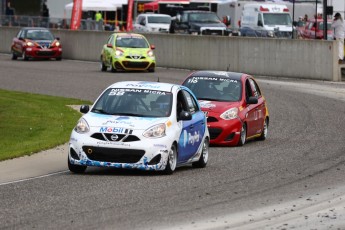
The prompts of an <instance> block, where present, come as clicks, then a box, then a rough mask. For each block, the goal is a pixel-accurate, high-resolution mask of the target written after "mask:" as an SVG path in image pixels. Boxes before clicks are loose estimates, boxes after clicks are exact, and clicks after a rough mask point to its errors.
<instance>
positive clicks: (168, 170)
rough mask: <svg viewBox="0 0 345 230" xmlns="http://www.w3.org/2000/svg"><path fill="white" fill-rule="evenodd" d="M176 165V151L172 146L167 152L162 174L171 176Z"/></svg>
mask: <svg viewBox="0 0 345 230" xmlns="http://www.w3.org/2000/svg"><path fill="white" fill-rule="evenodd" d="M176 165H177V149H176V146H175V145H174V144H173V145H172V146H171V149H170V151H169V155H168V160H167V165H166V167H165V170H164V173H165V174H169V175H170V174H172V173H173V172H174V171H175V169H176Z"/></svg>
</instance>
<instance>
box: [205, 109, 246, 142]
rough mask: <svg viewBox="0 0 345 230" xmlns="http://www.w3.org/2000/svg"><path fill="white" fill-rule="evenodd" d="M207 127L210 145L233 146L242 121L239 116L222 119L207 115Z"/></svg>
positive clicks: (238, 135)
mask: <svg viewBox="0 0 345 230" xmlns="http://www.w3.org/2000/svg"><path fill="white" fill-rule="evenodd" d="M207 127H208V131H209V133H210V139H211V140H210V144H211V145H222V146H235V145H237V144H238V141H239V139H240V133H241V129H242V121H241V120H240V119H239V118H236V119H232V120H223V119H221V118H219V117H213V116H209V117H208V118H207Z"/></svg>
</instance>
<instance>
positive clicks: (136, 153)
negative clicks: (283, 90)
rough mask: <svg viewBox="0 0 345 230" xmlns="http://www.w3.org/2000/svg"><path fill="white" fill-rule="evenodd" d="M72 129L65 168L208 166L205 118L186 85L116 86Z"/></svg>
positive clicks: (86, 109)
mask: <svg viewBox="0 0 345 230" xmlns="http://www.w3.org/2000/svg"><path fill="white" fill-rule="evenodd" d="M80 111H81V112H82V113H85V114H84V115H83V116H82V117H81V118H80V120H79V121H78V123H77V125H76V126H75V128H74V129H73V131H72V134H71V138H70V141H69V153H68V168H69V170H70V171H72V172H74V173H82V172H84V171H85V170H86V168H87V167H88V166H97V167H113V168H124V169H140V170H158V171H164V172H165V173H167V174H171V173H173V171H174V170H175V168H176V167H178V166H181V165H186V164H192V165H193V166H194V167H205V166H206V164H207V162H208V151H209V141H210V137H209V133H208V129H207V125H206V117H205V114H204V113H203V112H202V111H201V109H200V106H199V104H198V101H197V99H196V97H195V96H194V95H193V93H192V92H191V91H190V90H189V89H188V88H186V87H184V86H181V85H176V84H168V83H161V82H144V81H141V82H140V81H125V82H118V83H115V84H113V85H111V86H109V87H108V88H107V89H105V90H104V91H103V93H102V94H101V95H100V96H99V98H98V99H97V100H96V102H95V103H94V104H93V105H92V106H91V107H90V108H89V106H88V105H84V106H81V108H80Z"/></svg>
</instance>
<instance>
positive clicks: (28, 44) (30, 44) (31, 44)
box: [26, 41, 35, 47]
mask: <svg viewBox="0 0 345 230" xmlns="http://www.w3.org/2000/svg"><path fill="white" fill-rule="evenodd" d="M34 45H35V44H34V43H33V42H30V41H29V42H26V46H30V47H31V46H34Z"/></svg>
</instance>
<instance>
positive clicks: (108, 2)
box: [65, 0, 128, 11]
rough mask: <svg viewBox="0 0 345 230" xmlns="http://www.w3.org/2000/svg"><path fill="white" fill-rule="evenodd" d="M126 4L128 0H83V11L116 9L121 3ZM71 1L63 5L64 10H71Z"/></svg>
mask: <svg viewBox="0 0 345 230" xmlns="http://www.w3.org/2000/svg"><path fill="white" fill-rule="evenodd" d="M125 4H128V0H83V3H82V10H83V11H116V9H117V8H119V7H122V5H125ZM72 9H73V2H71V3H69V4H67V5H65V10H72Z"/></svg>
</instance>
